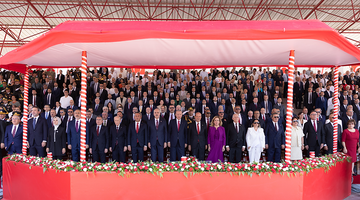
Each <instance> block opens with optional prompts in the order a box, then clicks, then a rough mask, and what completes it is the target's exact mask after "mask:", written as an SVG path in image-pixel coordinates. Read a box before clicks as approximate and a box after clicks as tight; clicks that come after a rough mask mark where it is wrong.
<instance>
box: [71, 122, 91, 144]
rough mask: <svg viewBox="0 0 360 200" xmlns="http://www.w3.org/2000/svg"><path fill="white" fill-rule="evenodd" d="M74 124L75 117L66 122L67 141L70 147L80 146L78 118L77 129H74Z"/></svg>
mask: <svg viewBox="0 0 360 200" xmlns="http://www.w3.org/2000/svg"><path fill="white" fill-rule="evenodd" d="M75 125H76V119H75V118H74V119H73V120H72V121H70V122H69V124H68V128H67V142H68V145H69V144H70V145H71V148H80V120H79V128H78V131H76V127H75ZM89 128H90V127H89Z"/></svg>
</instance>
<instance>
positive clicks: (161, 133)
mask: <svg viewBox="0 0 360 200" xmlns="http://www.w3.org/2000/svg"><path fill="white" fill-rule="evenodd" d="M147 126H148V130H149V139H148V141H149V142H150V144H151V146H155V145H156V141H157V140H158V141H159V143H160V146H162V147H163V146H164V142H167V141H168V139H167V136H168V133H167V123H166V121H165V119H164V118H161V117H160V118H159V127H158V130H156V124H155V118H154V117H153V118H151V120H149V121H148V123H147Z"/></svg>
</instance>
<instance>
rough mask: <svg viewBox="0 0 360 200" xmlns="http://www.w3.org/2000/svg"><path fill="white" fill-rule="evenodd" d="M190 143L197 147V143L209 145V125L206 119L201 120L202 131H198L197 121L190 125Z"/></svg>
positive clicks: (203, 145)
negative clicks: (207, 125)
mask: <svg viewBox="0 0 360 200" xmlns="http://www.w3.org/2000/svg"><path fill="white" fill-rule="evenodd" d="M188 134H189V135H188V142H187V143H188V144H189V145H191V146H192V147H195V146H196V145H197V144H199V145H200V147H205V145H207V142H208V139H207V136H208V135H207V127H206V123H205V121H201V122H200V132H199V133H198V132H197V126H196V121H193V122H192V123H191V124H190V126H189V131H188Z"/></svg>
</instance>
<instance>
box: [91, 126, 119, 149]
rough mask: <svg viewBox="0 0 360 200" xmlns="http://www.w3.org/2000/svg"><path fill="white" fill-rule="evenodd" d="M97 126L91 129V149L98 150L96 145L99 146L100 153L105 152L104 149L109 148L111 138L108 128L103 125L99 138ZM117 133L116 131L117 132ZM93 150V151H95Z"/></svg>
mask: <svg viewBox="0 0 360 200" xmlns="http://www.w3.org/2000/svg"><path fill="white" fill-rule="evenodd" d="M97 127H98V126H97V125H96V124H95V125H94V126H92V127H91V128H90V131H89V134H90V143H89V148H94V149H95V148H96V145H98V146H99V150H100V151H104V149H108V148H109V143H110V137H109V131H108V127H106V126H103V125H101V128H100V131H99V136H98V135H97ZM115 132H116V131H115ZM94 149H93V150H94Z"/></svg>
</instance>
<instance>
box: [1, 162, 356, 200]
mask: <svg viewBox="0 0 360 200" xmlns="http://www.w3.org/2000/svg"><path fill="white" fill-rule="evenodd" d="M3 175H4V178H3V186H4V199H5V200H8V199H37V200H41V199H44V200H45V199H46V200H48V199H51V200H55V199H71V200H75V199H79V200H83V199H87V200H89V199H239V198H241V199H269V198H271V199H278V200H280V199H286V200H288V199H292V200H301V199H327V200H338V199H344V198H346V197H348V196H349V195H350V194H351V163H349V162H347V161H343V162H339V163H337V164H336V166H333V167H331V168H330V169H329V170H328V171H325V170H324V169H322V168H321V169H315V170H313V171H311V172H309V173H308V174H306V173H305V172H301V173H296V175H294V174H292V175H291V176H290V175H288V173H283V175H280V174H278V173H270V175H269V173H265V174H264V173H262V174H261V175H257V174H252V175H251V176H249V175H247V174H245V175H235V174H231V173H226V172H212V173H208V172H204V173H201V174H194V175H190V173H187V177H186V176H185V175H184V173H179V172H164V173H163V174H162V177H160V176H159V175H156V174H154V175H153V174H149V173H145V172H140V173H136V174H133V173H126V174H124V176H120V175H119V174H117V173H115V172H111V173H108V172H88V173H87V172H64V171H56V170H53V169H48V170H44V169H43V168H42V167H39V166H30V165H29V164H23V163H17V162H14V161H6V159H5V158H4V159H3Z"/></svg>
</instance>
